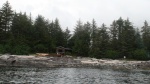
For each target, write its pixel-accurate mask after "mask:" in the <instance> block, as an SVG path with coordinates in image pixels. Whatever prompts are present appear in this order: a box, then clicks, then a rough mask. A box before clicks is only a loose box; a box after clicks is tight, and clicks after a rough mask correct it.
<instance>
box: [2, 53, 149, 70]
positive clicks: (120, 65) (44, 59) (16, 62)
mask: <svg viewBox="0 0 150 84" xmlns="http://www.w3.org/2000/svg"><path fill="white" fill-rule="evenodd" d="M2 66H4V67H40V68H52V67H56V68H59V67H63V68H65V67H69V68H84V67H90V68H101V69H129V70H130V69H142V70H143V69H144V70H150V61H127V60H111V59H95V58H81V57H72V56H64V57H56V56H36V55H29V56H26V55H1V56H0V67H2Z"/></svg>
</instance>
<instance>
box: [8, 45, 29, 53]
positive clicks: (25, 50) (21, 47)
mask: <svg viewBox="0 0 150 84" xmlns="http://www.w3.org/2000/svg"><path fill="white" fill-rule="evenodd" d="M29 53H30V47H28V46H27V45H16V46H14V49H13V50H12V53H11V54H16V55H28V54H29Z"/></svg>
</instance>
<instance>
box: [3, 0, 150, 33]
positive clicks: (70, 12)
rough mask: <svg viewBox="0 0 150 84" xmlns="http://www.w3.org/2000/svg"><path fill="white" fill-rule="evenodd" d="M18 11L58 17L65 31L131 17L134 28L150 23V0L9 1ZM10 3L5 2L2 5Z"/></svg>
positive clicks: (50, 17) (53, 17) (34, 15)
mask: <svg viewBox="0 0 150 84" xmlns="http://www.w3.org/2000/svg"><path fill="white" fill-rule="evenodd" d="M8 1H9V2H10V4H11V5H12V7H13V9H15V10H16V11H17V12H20V11H22V12H27V14H30V12H31V13H32V16H33V17H34V18H35V17H36V16H37V15H38V14H41V15H43V16H44V17H46V18H49V19H50V20H52V19H53V20H54V19H55V18H58V19H59V20H60V24H61V26H62V28H63V29H65V28H66V27H67V26H68V27H69V29H71V30H72V31H73V29H74V26H75V24H76V21H77V20H79V19H81V20H82V21H83V22H86V21H92V19H93V18H94V19H95V20H96V21H97V24H98V26H100V25H101V24H102V23H105V24H106V25H107V26H110V24H111V23H112V21H113V20H116V19H118V18H119V17H120V16H121V17H123V18H124V19H126V18H129V19H130V20H131V21H132V22H133V25H134V26H136V27H141V26H142V25H143V22H144V20H147V21H148V22H150V18H149V16H150V12H149V8H150V5H149V4H150V0H8ZM4 2H6V0H1V2H0V5H2V4H3V3H4Z"/></svg>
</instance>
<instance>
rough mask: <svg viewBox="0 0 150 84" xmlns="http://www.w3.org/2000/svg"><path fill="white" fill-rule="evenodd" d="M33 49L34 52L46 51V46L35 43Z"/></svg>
mask: <svg viewBox="0 0 150 84" xmlns="http://www.w3.org/2000/svg"><path fill="white" fill-rule="evenodd" d="M34 49H35V50H36V52H47V51H48V49H47V47H45V46H44V45H43V44H37V45H35V47H34Z"/></svg>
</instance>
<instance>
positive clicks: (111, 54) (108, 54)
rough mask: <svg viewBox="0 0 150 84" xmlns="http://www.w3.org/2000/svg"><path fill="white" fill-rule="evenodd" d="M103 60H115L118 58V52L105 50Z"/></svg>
mask: <svg viewBox="0 0 150 84" xmlns="http://www.w3.org/2000/svg"><path fill="white" fill-rule="evenodd" d="M105 58H111V59H117V58H119V52H118V51H115V50H107V51H106V53H105Z"/></svg>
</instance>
